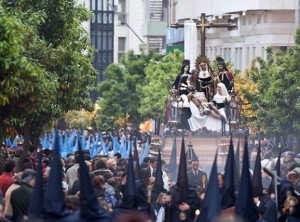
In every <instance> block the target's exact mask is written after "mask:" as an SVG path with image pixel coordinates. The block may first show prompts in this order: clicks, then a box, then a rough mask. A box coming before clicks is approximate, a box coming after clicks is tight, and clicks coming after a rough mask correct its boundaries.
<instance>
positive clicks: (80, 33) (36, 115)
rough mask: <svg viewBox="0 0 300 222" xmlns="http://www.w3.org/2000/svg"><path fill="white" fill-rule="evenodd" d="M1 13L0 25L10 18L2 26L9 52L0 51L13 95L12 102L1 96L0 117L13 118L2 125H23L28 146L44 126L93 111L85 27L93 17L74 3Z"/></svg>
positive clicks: (20, 4) (20, 5) (31, 4)
mask: <svg viewBox="0 0 300 222" xmlns="http://www.w3.org/2000/svg"><path fill="white" fill-rule="evenodd" d="M2 13H3V16H1V18H0V19H2V18H4V19H6V18H11V20H9V21H4V23H2V22H1V24H0V26H1V28H2V29H4V31H5V32H2V31H1V34H3V35H4V37H5V38H0V39H1V41H0V45H1V43H2V44H3V45H4V46H5V47H6V46H7V48H5V47H4V48H3V47H2V48H1V47H0V53H1V54H2V55H3V57H2V56H1V59H2V60H3V61H4V62H3V64H4V66H5V67H6V68H7V70H5V69H4V70H5V72H6V73H8V74H11V75H5V73H4V75H3V76H4V78H7V79H8V80H9V81H1V82H2V84H3V86H4V89H6V91H9V93H8V95H9V96H7V95H6V94H5V93H7V92H6V91H4V92H0V100H1V101H3V102H2V104H0V105H2V106H1V107H0V112H1V113H4V114H6V113H9V114H8V115H6V116H5V115H1V118H2V121H4V120H6V122H8V123H7V124H9V120H10V119H19V121H15V122H19V123H20V124H23V131H24V134H25V136H26V138H27V140H26V139H25V141H28V138H29V137H32V135H31V134H32V132H36V133H37V135H36V136H38V134H39V133H41V132H42V130H43V128H44V126H46V125H49V124H50V123H53V122H55V120H56V119H57V118H59V117H62V116H63V114H64V113H65V112H67V111H69V110H71V109H80V108H86V109H88V110H91V109H92V107H93V103H92V101H91V100H90V98H89V91H90V90H91V89H92V87H93V85H94V81H95V77H96V71H95V69H94V68H93V66H92V58H93V52H94V49H93V48H92V46H91V44H90V40H89V36H88V33H87V32H86V31H85V30H84V29H83V27H82V23H83V22H84V21H87V20H89V18H90V16H91V14H90V12H88V10H87V9H86V8H85V7H84V6H82V5H79V4H78V3H77V2H76V1H75V0H41V1H37V2H36V1H32V0H20V1H17V3H16V4H15V5H13V6H9V7H8V6H7V5H5V7H4V9H3V11H2ZM2 25H3V26H2ZM18 27H20V28H18ZM1 28H0V29H1ZM17 28H18V29H17ZM1 34H0V35H1ZM8 35H11V36H8ZM2 39H3V40H2ZM8 43H9V44H8ZM10 45H12V47H10ZM18 47H19V48H18ZM14 48H15V50H14V51H12V49H14ZM5 49H6V51H5ZM9 50H10V51H9ZM12 56H15V57H13V58H12V59H11V58H10V57H12ZM18 61H20V62H18ZM21 62H23V63H21ZM0 64H2V63H1V61H0ZM14 66H16V68H14ZM8 68H9V69H8ZM20 73H21V74H20ZM1 77H2V75H1ZM4 84H6V85H4ZM2 88H3V87H2ZM14 91H15V92H16V93H18V94H16V93H15V94H13V93H14ZM10 110H14V112H8V111H10Z"/></svg>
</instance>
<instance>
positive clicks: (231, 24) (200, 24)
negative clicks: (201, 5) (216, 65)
mask: <svg viewBox="0 0 300 222" xmlns="http://www.w3.org/2000/svg"><path fill="white" fill-rule="evenodd" d="M236 26H237V24H236V23H235V20H230V21H229V22H228V23H212V22H207V21H206V17H205V13H201V19H200V22H196V27H197V29H198V28H200V29H201V30H200V32H201V53H200V55H201V56H205V38H206V37H205V31H206V29H207V28H233V27H236ZM170 27H171V28H176V29H177V28H182V27H184V24H179V23H175V24H171V25H170Z"/></svg>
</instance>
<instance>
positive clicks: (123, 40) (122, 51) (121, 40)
mask: <svg viewBox="0 0 300 222" xmlns="http://www.w3.org/2000/svg"><path fill="white" fill-rule="evenodd" d="M125 44H126V38H125V37H119V39H118V45H119V46H118V60H119V61H120V60H121V58H122V56H123V55H124V54H125V49H126V45H125Z"/></svg>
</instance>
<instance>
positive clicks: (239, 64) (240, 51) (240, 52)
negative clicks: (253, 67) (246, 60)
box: [238, 47, 243, 70]
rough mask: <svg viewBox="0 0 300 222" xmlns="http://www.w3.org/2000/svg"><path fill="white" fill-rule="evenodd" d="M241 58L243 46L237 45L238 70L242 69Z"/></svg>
mask: <svg viewBox="0 0 300 222" xmlns="http://www.w3.org/2000/svg"><path fill="white" fill-rule="evenodd" d="M242 58H243V48H242V47H239V56H238V61H239V63H238V67H239V70H242V66H243V61H242Z"/></svg>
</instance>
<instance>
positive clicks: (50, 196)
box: [45, 130, 76, 222]
mask: <svg viewBox="0 0 300 222" xmlns="http://www.w3.org/2000/svg"><path fill="white" fill-rule="evenodd" d="M58 145H59V143H58V132H57V130H56V131H55V136H54V142H53V158H52V161H51V170H50V175H49V180H48V184H47V189H46V197H45V211H46V213H45V219H46V220H47V221H49V222H52V221H53V222H54V221H55V222H58V221H59V222H69V221H72V222H74V221H76V219H75V216H74V214H71V213H70V212H69V211H68V209H67V208H66V204H65V198H64V193H63V188H62V176H61V175H62V167H61V162H60V159H59V147H58Z"/></svg>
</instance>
